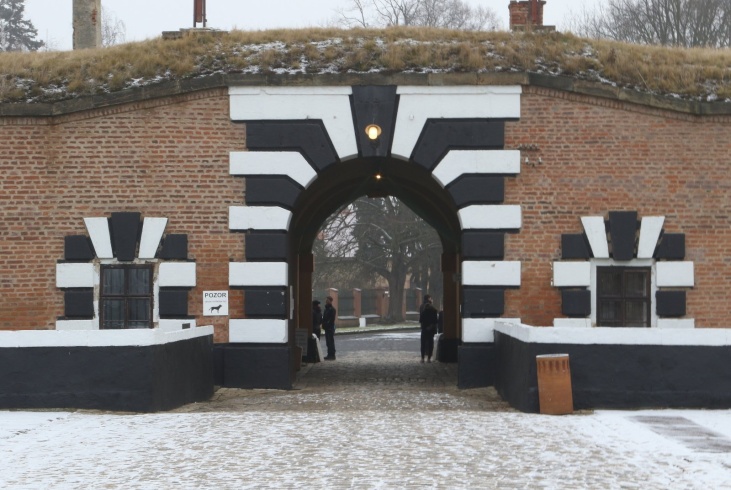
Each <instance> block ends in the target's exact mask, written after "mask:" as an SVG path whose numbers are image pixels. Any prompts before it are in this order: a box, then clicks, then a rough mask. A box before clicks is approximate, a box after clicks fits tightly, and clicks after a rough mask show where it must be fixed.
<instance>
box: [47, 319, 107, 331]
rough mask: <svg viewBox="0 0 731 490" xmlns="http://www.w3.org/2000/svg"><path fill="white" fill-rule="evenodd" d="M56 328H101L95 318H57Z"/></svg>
mask: <svg viewBox="0 0 731 490" xmlns="http://www.w3.org/2000/svg"><path fill="white" fill-rule="evenodd" d="M56 330H99V324H98V323H97V322H95V321H94V320H56Z"/></svg>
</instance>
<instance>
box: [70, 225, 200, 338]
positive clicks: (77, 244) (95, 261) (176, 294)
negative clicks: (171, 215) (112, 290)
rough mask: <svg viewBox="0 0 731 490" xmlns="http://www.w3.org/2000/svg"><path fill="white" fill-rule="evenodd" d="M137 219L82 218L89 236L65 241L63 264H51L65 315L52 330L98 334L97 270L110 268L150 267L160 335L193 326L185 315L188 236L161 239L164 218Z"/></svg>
mask: <svg viewBox="0 0 731 490" xmlns="http://www.w3.org/2000/svg"><path fill="white" fill-rule="evenodd" d="M140 218H141V215H140V213H112V214H111V217H109V218H106V217H99V218H84V223H85V225H86V229H87V232H88V233H89V235H88V236H86V235H72V236H67V237H65V238H64V259H63V260H61V261H59V263H58V264H56V287H58V288H61V289H63V291H64V315H63V317H60V318H59V319H58V320H57V321H56V330H98V329H99V282H100V269H101V266H102V265H109V264H154V265H155V272H154V284H153V287H154V299H153V303H154V304H153V321H154V323H155V324H156V325H157V327H158V328H160V329H161V330H179V329H181V328H182V324H183V323H189V324H191V326H195V318H194V317H190V316H189V315H188V291H189V290H190V289H191V288H193V287H195V285H196V264H195V262H192V261H188V236H187V235H184V234H168V235H165V236H164V238H163V235H164V233H165V227H166V226H167V222H168V219H167V218H152V217H146V218H144V220H142V222H141V221H140ZM140 226H141V229H140Z"/></svg>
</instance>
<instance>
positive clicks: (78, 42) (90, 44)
mask: <svg viewBox="0 0 731 490" xmlns="http://www.w3.org/2000/svg"><path fill="white" fill-rule="evenodd" d="M73 15H74V17H73V25H74V49H88V48H100V47H101V45H102V0H74V14H73Z"/></svg>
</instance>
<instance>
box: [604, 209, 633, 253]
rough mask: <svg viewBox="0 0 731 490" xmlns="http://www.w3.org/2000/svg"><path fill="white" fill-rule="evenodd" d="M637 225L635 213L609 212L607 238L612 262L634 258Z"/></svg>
mask: <svg viewBox="0 0 731 490" xmlns="http://www.w3.org/2000/svg"><path fill="white" fill-rule="evenodd" d="M637 224H638V221H637V212H636V211H610V212H609V236H610V237H611V242H612V257H613V258H614V260H632V259H633V258H634V256H635V237H636V236H637V228H638V226H637Z"/></svg>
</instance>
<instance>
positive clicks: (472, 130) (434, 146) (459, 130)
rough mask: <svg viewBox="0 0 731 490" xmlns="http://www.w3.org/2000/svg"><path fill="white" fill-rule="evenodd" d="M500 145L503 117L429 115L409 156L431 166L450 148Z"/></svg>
mask: <svg viewBox="0 0 731 490" xmlns="http://www.w3.org/2000/svg"><path fill="white" fill-rule="evenodd" d="M504 146H505V121H503V120H488V119H471V120H464V119H429V120H428V121H427V122H426V124H425V125H424V130H423V131H422V132H421V136H420V137H419V141H418V142H417V143H416V148H415V149H414V152H413V154H412V156H411V158H412V160H413V161H414V162H416V163H418V164H419V165H421V166H423V167H425V168H427V169H428V170H432V169H434V167H435V166H436V164H437V163H438V162H439V161H440V160H441V159H442V158H443V157H444V155H446V153H447V151H448V150H449V149H451V148H459V149H481V150H489V149H494V150H501V149H502V148H503V147H504Z"/></svg>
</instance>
